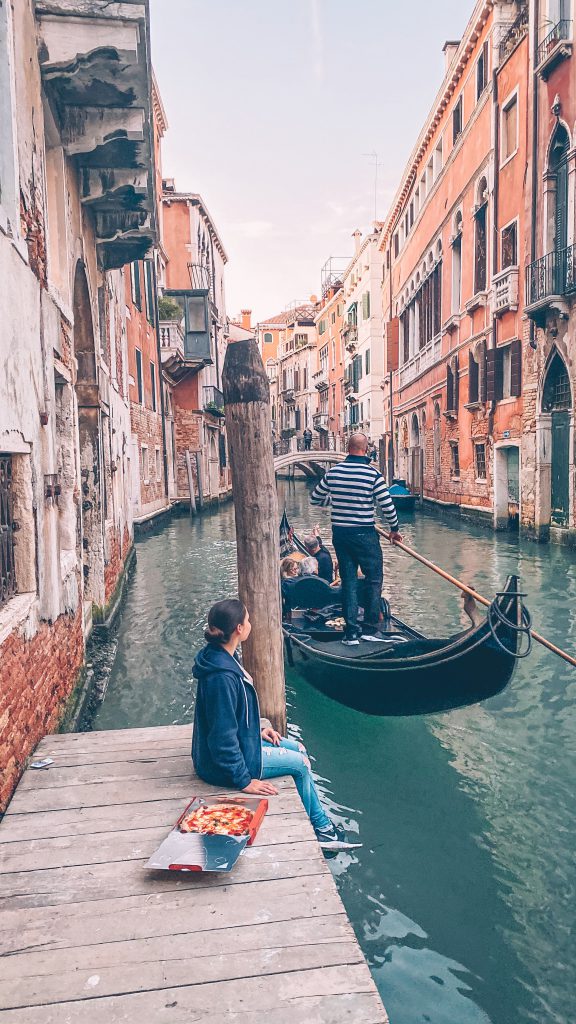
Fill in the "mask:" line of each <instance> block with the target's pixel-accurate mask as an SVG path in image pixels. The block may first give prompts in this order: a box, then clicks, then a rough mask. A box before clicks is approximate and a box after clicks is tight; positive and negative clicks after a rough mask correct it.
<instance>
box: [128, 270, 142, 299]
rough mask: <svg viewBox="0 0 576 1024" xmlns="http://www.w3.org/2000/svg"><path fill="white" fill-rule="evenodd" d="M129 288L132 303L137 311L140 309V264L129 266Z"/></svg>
mask: <svg viewBox="0 0 576 1024" xmlns="http://www.w3.org/2000/svg"><path fill="white" fill-rule="evenodd" d="M130 287H131V290H132V302H133V303H134V305H135V306H136V308H137V309H142V289H141V287H140V264H139V263H138V262H136V261H135V262H134V263H131V264H130Z"/></svg>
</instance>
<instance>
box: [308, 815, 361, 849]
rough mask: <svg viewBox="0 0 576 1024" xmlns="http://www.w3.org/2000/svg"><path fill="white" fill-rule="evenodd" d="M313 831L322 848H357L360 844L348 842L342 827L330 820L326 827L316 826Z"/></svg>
mask: <svg viewBox="0 0 576 1024" xmlns="http://www.w3.org/2000/svg"><path fill="white" fill-rule="evenodd" d="M314 831H315V832H316V839H317V840H318V842H319V844H320V848H321V849H322V850H335V851H336V852H337V851H338V850H358V849H360V847H361V846H362V843H350V842H348V840H347V839H346V833H345V832H344V829H342V828H340V826H339V825H335V824H334V823H333V822H332V821H331V822H330V824H329V825H327V826H326V828H316V829H314Z"/></svg>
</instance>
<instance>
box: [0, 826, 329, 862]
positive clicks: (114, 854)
mask: <svg viewBox="0 0 576 1024" xmlns="http://www.w3.org/2000/svg"><path fill="white" fill-rule="evenodd" d="M169 824H172V822H170V823H169ZM168 832H169V826H168V827H166V826H165V825H163V826H156V827H151V828H138V829H126V830H123V831H120V832H118V831H111V832H98V833H95V834H92V835H91V836H90V835H88V836H86V835H85V834H84V835H78V834H73V835H69V836H65V837H63V838H58V839H44V838H42V839H26V840H22V841H20V842H17V843H6V844H4V845H2V846H0V875H2V874H6V873H7V872H23V871H34V870H38V869H39V868H41V869H42V870H46V869H47V868H68V867H73V866H74V865H80V864H105V863H106V862H108V861H115V860H123V861H129V860H141V859H142V857H143V856H145V857H149V856H150V855H151V854H152V853H153V852H154V850H155V849H156V848H157V847H158V846H160V843H161V842H162V841H163V840H164V839H165V838H166V835H167V834H168ZM313 838H314V833H313V830H312V826H311V825H310V824H309V822H307V821H303V820H302V815H301V814H297V813H293V814H276V815H274V817H273V818H269V819H268V820H266V819H264V823H263V825H262V827H261V828H260V831H259V832H258V840H257V842H258V846H274V845H276V844H277V843H298V842H303V841H304V840H307V841H309V840H311V839H313Z"/></svg>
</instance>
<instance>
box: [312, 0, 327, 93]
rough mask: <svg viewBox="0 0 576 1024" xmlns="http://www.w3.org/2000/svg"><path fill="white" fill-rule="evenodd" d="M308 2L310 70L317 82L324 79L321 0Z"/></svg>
mask: <svg viewBox="0 0 576 1024" xmlns="http://www.w3.org/2000/svg"><path fill="white" fill-rule="evenodd" d="M309 2H310V28H311V32H312V50H313V52H312V70H313V71H314V77H315V78H316V79H317V81H318V82H323V81H324V33H323V31H322V15H321V9H320V4H321V0H309Z"/></svg>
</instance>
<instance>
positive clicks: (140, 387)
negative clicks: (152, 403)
mask: <svg viewBox="0 0 576 1024" xmlns="http://www.w3.org/2000/svg"><path fill="white" fill-rule="evenodd" d="M136 384H137V386H138V401H139V403H140V405H143V404H144V378H143V376H142V353H141V351H140V349H139V348H137V349H136Z"/></svg>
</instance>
